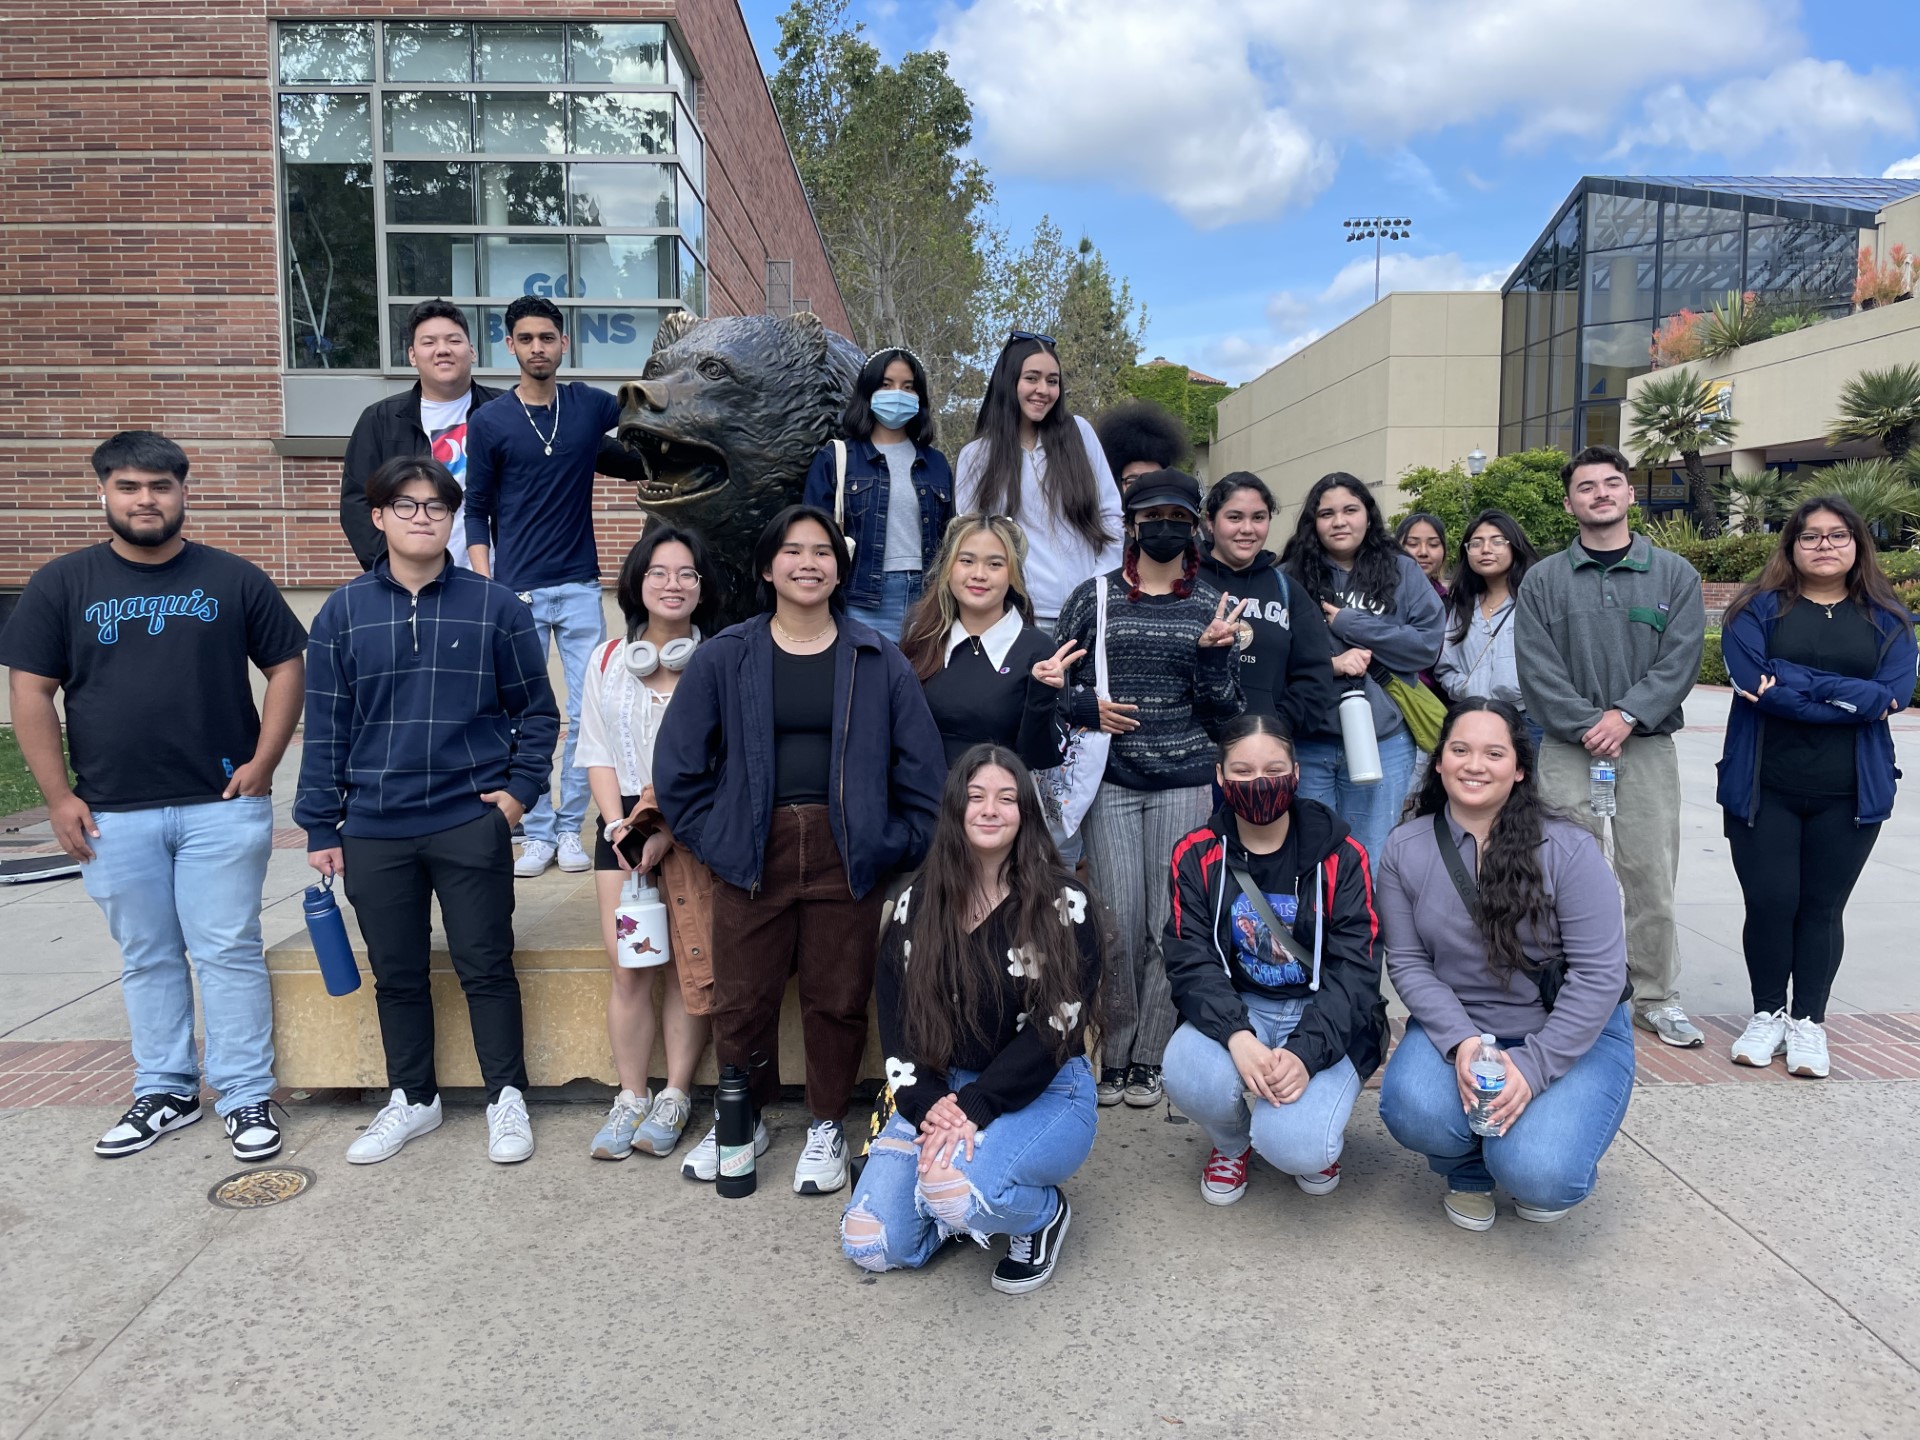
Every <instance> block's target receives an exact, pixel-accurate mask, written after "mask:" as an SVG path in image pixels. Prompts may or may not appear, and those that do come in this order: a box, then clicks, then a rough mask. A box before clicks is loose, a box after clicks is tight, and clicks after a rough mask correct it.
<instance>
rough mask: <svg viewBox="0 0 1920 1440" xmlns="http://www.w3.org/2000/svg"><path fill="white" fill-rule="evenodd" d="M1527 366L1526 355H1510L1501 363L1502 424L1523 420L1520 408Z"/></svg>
mask: <svg viewBox="0 0 1920 1440" xmlns="http://www.w3.org/2000/svg"><path fill="white" fill-rule="evenodd" d="M1526 373H1527V365H1526V357H1525V356H1524V355H1508V356H1506V357H1505V358H1504V359H1502V360H1501V362H1500V423H1501V424H1502V425H1509V424H1512V423H1514V422H1515V421H1517V420H1519V419H1521V418H1522V415H1523V412H1522V410H1521V408H1520V405H1521V400H1522V397H1523V391H1522V389H1521V384H1522V381H1523V380H1524V379H1525V378H1526Z"/></svg>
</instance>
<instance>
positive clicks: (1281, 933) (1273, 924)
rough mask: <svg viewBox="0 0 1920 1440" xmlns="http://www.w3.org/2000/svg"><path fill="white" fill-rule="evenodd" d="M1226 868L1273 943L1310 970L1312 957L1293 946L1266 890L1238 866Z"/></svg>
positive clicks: (1292, 941)
mask: <svg viewBox="0 0 1920 1440" xmlns="http://www.w3.org/2000/svg"><path fill="white" fill-rule="evenodd" d="M1228 868H1229V869H1230V870H1232V871H1233V879H1234V883H1235V884H1237V885H1238V886H1239V887H1240V893H1241V894H1243V895H1245V896H1246V897H1247V902H1248V903H1249V904H1250V905H1252V906H1253V913H1254V914H1256V915H1258V916H1259V917H1260V922H1261V923H1262V924H1263V925H1265V926H1266V927H1267V933H1268V934H1270V935H1272V936H1273V943H1274V944H1276V945H1278V946H1279V947H1280V949H1281V950H1282V951H1283V952H1284V953H1285V954H1286V957H1287V958H1288V959H1289V960H1291V961H1293V963H1294V964H1296V965H1298V966H1300V967H1302V968H1303V969H1305V970H1307V971H1308V972H1311V971H1312V970H1313V961H1312V959H1311V958H1310V957H1308V956H1306V955H1302V954H1301V953H1300V952H1299V950H1298V949H1296V948H1295V946H1294V939H1293V936H1292V935H1291V934H1290V933H1289V932H1288V930H1287V927H1286V926H1284V925H1282V924H1281V923H1280V917H1279V916H1278V915H1276V914H1274V912H1273V902H1272V901H1270V900H1268V899H1267V896H1266V892H1265V891H1264V890H1262V889H1261V888H1260V887H1259V886H1258V885H1256V884H1254V883H1253V876H1251V875H1249V874H1248V873H1247V872H1246V871H1245V870H1243V869H1242V868H1241V867H1240V866H1238V865H1229V866H1228Z"/></svg>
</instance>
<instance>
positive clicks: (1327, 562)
mask: <svg viewBox="0 0 1920 1440" xmlns="http://www.w3.org/2000/svg"><path fill="white" fill-rule="evenodd" d="M1329 490H1346V491H1349V492H1351V493H1352V494H1353V496H1354V497H1355V498H1356V499H1358V500H1359V502H1360V504H1361V506H1362V508H1364V509H1365V510H1366V512H1367V529H1366V533H1365V534H1364V535H1362V536H1361V537H1360V551H1359V553H1358V554H1357V555H1355V556H1354V557H1353V574H1352V575H1351V576H1350V577H1349V578H1348V581H1347V590H1348V594H1350V595H1353V596H1355V597H1356V598H1364V599H1365V600H1367V601H1368V602H1369V603H1370V604H1373V605H1377V606H1379V607H1380V613H1381V614H1382V615H1391V614H1393V612H1394V599H1395V596H1396V595H1398V593H1399V590H1400V561H1401V560H1402V559H1403V558H1405V557H1404V556H1403V555H1402V553H1401V550H1400V547H1399V545H1398V544H1396V543H1395V542H1394V539H1393V537H1392V536H1391V535H1390V534H1388V533H1387V522H1386V521H1385V520H1383V519H1382V518H1381V517H1380V505H1379V502H1378V501H1376V500H1375V499H1374V498H1373V491H1371V490H1369V489H1368V488H1367V482H1366V481H1364V480H1362V479H1360V478H1359V477H1358V476H1357V475H1349V474H1348V473H1347V472H1346V471H1344V470H1336V471H1334V472H1333V473H1332V474H1331V475H1322V476H1321V477H1320V478H1319V479H1318V480H1316V481H1314V482H1313V488H1312V489H1311V490H1309V491H1307V498H1306V499H1305V500H1304V501H1302V502H1301V504H1300V518H1299V519H1298V520H1297V521H1295V522H1294V526H1293V535H1292V537H1291V538H1290V539H1289V540H1288V541H1287V548H1286V549H1284V550H1282V551H1281V552H1280V563H1281V565H1283V566H1284V567H1285V568H1286V571H1287V573H1288V574H1289V575H1291V576H1293V578H1294V579H1295V580H1298V581H1299V582H1300V585H1301V588H1302V589H1304V590H1305V591H1306V592H1307V594H1308V595H1310V596H1312V597H1313V601H1314V603H1315V604H1337V603H1338V601H1339V597H1338V596H1337V595H1336V594H1335V593H1334V589H1333V581H1332V580H1331V579H1330V578H1329V577H1328V574H1327V571H1328V570H1329V569H1330V568H1331V567H1332V565H1333V560H1332V557H1330V556H1329V555H1328V554H1327V551H1326V547H1325V546H1324V545H1322V544H1321V543H1320V531H1319V530H1318V529H1317V528H1316V527H1315V525H1314V516H1315V514H1316V512H1318V510H1319V509H1320V502H1321V500H1322V499H1324V498H1325V497H1326V493H1327V492H1328V491H1329ZM1407 563H1408V564H1409V565H1411V564H1412V563H1413V561H1412V560H1410V559H1409V560H1407ZM1421 578H1422V579H1425V578H1426V577H1425V576H1422V577H1421Z"/></svg>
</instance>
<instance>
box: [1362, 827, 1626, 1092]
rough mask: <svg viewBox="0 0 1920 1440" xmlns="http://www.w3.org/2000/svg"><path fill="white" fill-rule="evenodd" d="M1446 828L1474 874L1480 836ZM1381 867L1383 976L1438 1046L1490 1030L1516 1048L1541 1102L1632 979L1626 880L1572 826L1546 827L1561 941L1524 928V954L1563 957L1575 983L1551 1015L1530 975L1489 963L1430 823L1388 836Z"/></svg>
mask: <svg viewBox="0 0 1920 1440" xmlns="http://www.w3.org/2000/svg"><path fill="white" fill-rule="evenodd" d="M1447 826H1448V829H1450V830H1451V831H1452V832H1453V839H1454V843H1455V844H1456V845H1458V846H1459V847H1460V858H1461V860H1462V861H1463V862H1464V863H1465V864H1466V867H1467V869H1468V871H1469V873H1473V872H1477V871H1478V869H1479V859H1478V854H1479V850H1478V846H1477V844H1476V843H1475V841H1474V838H1473V836H1471V835H1469V834H1468V833H1467V832H1466V831H1464V830H1462V829H1461V828H1460V827H1459V826H1458V825H1457V824H1455V823H1454V821H1453V817H1452V816H1451V815H1449V816H1448V817H1447ZM1378 870H1379V889H1378V895H1379V900H1380V926H1381V930H1382V933H1383V936H1384V938H1385V940H1386V945H1387V974H1388V976H1389V977H1391V979H1392V980H1393V988H1394V989H1395V990H1396V991H1397V992H1399V995H1400V998H1401V999H1402V1000H1403V1001H1405V1002H1406V1006H1407V1009H1408V1010H1410V1011H1411V1012H1412V1013H1413V1018H1414V1019H1416V1020H1418V1021H1419V1022H1420V1025H1421V1028H1422V1029H1424V1030H1425V1031H1426V1032H1427V1037H1428V1038H1429V1039H1430V1040H1432V1041H1433V1043H1434V1046H1435V1048H1437V1049H1438V1050H1439V1051H1440V1052H1441V1053H1442V1054H1443V1055H1445V1054H1451V1053H1452V1052H1453V1050H1454V1047H1456V1046H1457V1045H1459V1044H1460V1042H1461V1041H1463V1040H1467V1039H1470V1038H1472V1037H1473V1036H1476V1035H1482V1034H1487V1035H1496V1036H1498V1037H1500V1039H1501V1040H1502V1041H1503V1042H1506V1041H1515V1042H1518V1043H1515V1044H1514V1045H1513V1046H1512V1049H1511V1054H1512V1056H1513V1061H1514V1064H1515V1065H1517V1066H1518V1067H1519V1069H1520V1073H1521V1074H1522V1075H1524V1076H1526V1077H1527V1084H1528V1086H1529V1087H1530V1088H1531V1089H1532V1091H1533V1093H1534V1094H1536V1095H1538V1094H1540V1093H1541V1092H1542V1091H1543V1090H1545V1089H1546V1088H1547V1087H1548V1086H1549V1085H1551V1084H1553V1082H1554V1081H1556V1080H1558V1079H1559V1078H1560V1077H1561V1076H1562V1075H1564V1074H1566V1073H1567V1071H1569V1070H1571V1069H1572V1068H1573V1065H1574V1062H1575V1061H1577V1060H1579V1058H1580V1057H1581V1056H1582V1055H1584V1054H1586V1053H1587V1051H1588V1050H1589V1049H1590V1048H1591V1047H1592V1045H1593V1042H1594V1041H1595V1040H1596V1039H1597V1038H1598V1037H1599V1035H1600V1031H1601V1029H1602V1028H1603V1027H1604V1026H1605V1025H1606V1023H1607V1021H1608V1020H1609V1019H1610V1018H1611V1017H1612V1015H1613V1011H1614V1007H1615V1006H1617V1005H1618V1004H1619V1003H1620V993H1621V991H1622V989H1624V988H1625V985H1626V979H1627V934H1626V918H1625V915H1624V914H1623V912H1622V909H1621V904H1620V885H1619V882H1618V881H1617V880H1615V879H1614V876H1613V871H1612V870H1611V869H1610V868H1609V867H1608V865H1607V861H1606V857H1605V856H1603V855H1602V854H1601V853H1600V846H1599V843H1598V842H1597V841H1596V840H1595V839H1594V838H1593V836H1592V835H1591V834H1589V833H1588V832H1587V831H1585V830H1583V829H1582V828H1581V827H1580V826H1578V825H1576V824H1574V823H1573V822H1572V821H1570V820H1558V819H1549V820H1547V821H1546V822H1545V823H1544V824H1543V825H1542V826H1541V839H1540V871H1541V880H1542V882H1543V883H1544V885H1545V887H1546V890H1547V894H1548V896H1549V899H1550V901H1551V903H1552V905H1553V910H1554V915H1555V918H1556V920H1557V922H1558V926H1559V934H1558V935H1557V936H1555V935H1540V934H1536V933H1534V931H1533V930H1532V928H1531V927H1526V926H1523V927H1522V929H1521V948H1522V949H1524V950H1525V952H1526V956H1527V959H1528V960H1529V961H1530V962H1533V963H1536V964H1537V963H1539V962H1541V961H1544V960H1546V959H1547V958H1548V957H1550V956H1552V955H1554V954H1560V955H1563V956H1565V957H1566V961H1567V978H1566V981H1565V983H1564V984H1563V985H1562V986H1561V988H1560V993H1559V995H1558V996H1557V997H1556V998H1555V1000H1554V1006H1553V1010H1552V1012H1551V1013H1549V1012H1548V1011H1547V1009H1546V1007H1545V1006H1544V1005H1542V1004H1541V1003H1540V987H1539V985H1538V984H1537V983H1536V982H1535V981H1534V979H1533V977H1532V976H1531V975H1528V974H1526V973H1524V972H1520V973H1515V974H1513V975H1511V976H1508V977H1506V978H1504V979H1503V978H1502V977H1501V976H1500V975H1498V974H1496V973H1495V972H1494V970H1493V968H1492V967H1491V966H1490V965H1489V964H1488V963H1487V945H1486V941H1485V939H1483V938H1482V936H1481V934H1480V930H1479V928H1478V927H1477V926H1476V925H1475V924H1474V923H1473V917H1472V916H1471V915H1470V914H1469V913H1468V912H1467V907H1466V903H1465V902H1464V901H1463V900H1461V898H1460V892H1459V891H1458V890H1457V889H1455V888H1454V884H1453V880H1452V879H1451V877H1449V876H1448V874H1447V867H1446V862H1445V861H1444V860H1442V859H1441V857H1440V846H1439V842H1438V841H1437V840H1436V839H1435V837H1434V833H1433V820H1432V817H1431V816H1427V815H1422V816H1420V817H1418V818H1417V819H1413V820H1409V821H1408V822H1407V823H1406V824H1404V825H1402V826H1400V827H1399V828H1398V829H1397V830H1395V831H1394V832H1393V834H1392V835H1391V836H1389V837H1388V839H1387V843H1386V846H1385V848H1384V849H1383V850H1382V851H1381V855H1380V863H1379V866H1378Z"/></svg>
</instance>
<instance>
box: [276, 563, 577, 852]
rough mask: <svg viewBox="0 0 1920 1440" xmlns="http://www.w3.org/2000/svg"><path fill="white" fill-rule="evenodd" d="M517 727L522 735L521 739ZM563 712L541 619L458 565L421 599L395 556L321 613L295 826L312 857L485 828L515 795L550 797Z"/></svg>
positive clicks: (530, 801)
mask: <svg viewBox="0 0 1920 1440" xmlns="http://www.w3.org/2000/svg"><path fill="white" fill-rule="evenodd" d="M516 732H517V733H516ZM559 738H560V713H559V711H558V709H557V708H556V707H555V705H554V701H553V688H552V687H551V686H550V685H549V684H548V683H547V665H546V657H545V655H544V654H542V653H541V646H540V643H539V641H538V639H537V638H536V637H535V635H534V628H533V614H532V612H531V611H530V610H528V609H527V607H526V606H525V605H524V604H523V603H522V602H521V601H520V598H519V597H518V596H516V595H515V594H514V593H513V592H512V591H511V590H509V589H507V587H506V586H504V585H501V584H498V583H496V582H495V581H492V580H489V579H487V578H486V577H485V576H483V575H476V574H475V573H474V572H473V571H471V570H461V569H458V568H456V567H455V566H453V565H451V564H449V565H448V566H447V567H446V568H445V569H444V570H442V571H441V572H440V577H439V578H438V579H437V580H434V581H432V582H431V583H429V584H428V585H426V586H425V587H424V588H423V589H422V590H421V591H420V593H419V594H418V595H417V596H416V595H412V594H409V593H408V592H407V589H406V587H405V586H403V585H401V584H399V583H398V582H397V581H396V580H394V578H393V576H392V574H391V572H390V571H389V570H388V568H387V561H386V560H385V558H382V559H381V560H380V561H379V562H378V563H377V564H376V565H375V566H374V568H373V569H372V570H370V571H368V572H367V573H366V574H365V575H362V576H360V577H358V578H357V579H354V580H350V581H348V582H347V583H346V584H345V585H342V586H341V587H340V588H339V589H338V590H336V591H334V592H333V594H332V595H330V596H328V597H327V603H326V604H324V605H322V606H321V607H320V614H319V616H318V617H317V618H316V619H315V620H314V622H313V630H312V633H311V636H310V637H309V639H308V641H307V730H306V741H305V745H304V748H303V753H302V755H301V757H300V793H299V795H298V797H297V798H296V799H295V800H294V803H293V820H294V823H295V824H296V825H298V826H300V827H301V828H302V829H304V830H305V831H306V832H307V848H308V849H309V850H330V849H332V848H333V847H335V846H337V845H338V844H339V843H340V836H341V835H342V834H347V835H353V836H360V837H366V838H382V839H401V838H406V837H409V836H414V835H432V834H435V833H437V832H438V831H441V830H451V829H452V828H453V827H454V826H456V825H465V824H467V823H468V822H470V821H473V820H477V819H479V818H480V817H481V816H482V815H484V814H486V813H487V811H488V810H489V809H491V808H492V807H491V806H489V805H488V804H487V803H486V802H484V801H483V800H481V798H480V796H481V795H482V794H484V793H485V792H487V791H491V790H505V791H507V792H508V793H510V794H511V795H512V796H513V798H514V799H516V800H518V801H519V802H520V803H521V805H523V806H525V807H526V808H527V809H529V810H531V809H532V808H533V805H534V802H535V801H536V800H538V799H539V798H540V796H541V795H543V794H545V793H546V790H547V786H548V782H549V780H550V778H551V776H552V773H553V750H554V745H555V743H556V742H557V741H558V740H559Z"/></svg>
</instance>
